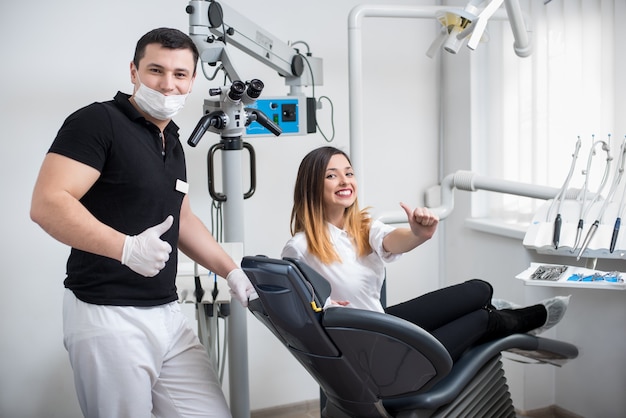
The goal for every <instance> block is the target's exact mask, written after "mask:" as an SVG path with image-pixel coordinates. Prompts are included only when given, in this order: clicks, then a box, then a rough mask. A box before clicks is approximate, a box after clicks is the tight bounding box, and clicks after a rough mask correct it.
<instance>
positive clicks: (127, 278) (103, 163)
mask: <svg viewBox="0 0 626 418" xmlns="http://www.w3.org/2000/svg"><path fill="white" fill-rule="evenodd" d="M129 97H130V96H128V95H126V94H124V93H121V92H118V93H117V95H116V96H115V99H114V100H111V101H107V102H102V103H93V104H91V105H89V106H87V107H84V108H82V109H80V110H78V111H76V112H75V113H73V114H72V115H70V116H69V117H68V118H67V119H66V120H65V122H64V123H63V126H62V127H61V129H60V130H59V133H58V134H57V137H56V138H55V140H54V142H53V144H52V146H51V148H50V150H49V152H53V153H57V154H61V155H64V156H66V157H69V158H72V159H74V160H76V161H79V162H81V163H83V164H87V165H89V166H91V167H93V168H95V169H96V170H98V171H99V172H100V177H99V178H98V180H97V181H96V182H95V184H94V185H93V186H92V187H91V189H90V190H89V191H88V192H87V193H86V194H85V196H83V198H82V199H81V203H82V204H83V205H84V206H85V207H86V208H87V210H89V212H91V213H92V214H93V215H94V216H95V217H96V218H97V219H98V220H100V221H101V222H103V223H105V224H106V225H109V226H111V227H112V228H113V229H116V230H118V231H120V232H122V233H124V234H127V235H137V234H139V233H141V232H143V231H144V230H145V229H146V228H149V227H152V226H154V225H157V224H159V223H161V222H163V221H164V220H165V218H166V217H167V216H168V215H173V216H174V224H173V225H172V227H171V228H170V230H169V231H167V232H166V233H165V234H164V235H163V236H162V239H164V240H166V241H168V242H169V243H170V245H171V246H172V249H173V250H172V253H171V254H170V259H169V261H168V262H167V263H166V266H165V268H164V269H163V270H161V272H160V273H159V274H157V275H156V276H155V277H149V278H146V277H143V276H141V275H139V274H137V273H135V272H133V271H132V270H131V269H130V268H128V267H127V266H124V265H122V264H121V263H120V262H119V261H117V260H114V259H111V258H108V257H102V256H99V255H96V254H92V253H88V252H85V251H81V250H78V249H76V248H72V249H71V252H70V256H69V258H68V261H67V278H66V279H65V282H64V284H65V287H67V288H69V289H71V290H72V291H73V292H74V293H75V294H76V297H78V298H79V299H80V300H82V301H84V302H87V303H94V304H100V305H124V306H130V305H132V306H155V305H161V304H164V303H168V302H171V301H174V300H176V299H177V295H176V284H175V281H176V269H177V243H178V227H179V219H180V207H181V203H182V200H183V198H184V196H185V195H184V194H183V193H182V192H180V191H178V190H177V187H176V184H177V180H181V181H184V182H186V181H187V174H186V170H185V155H184V152H183V147H182V145H181V143H180V141H179V137H178V126H176V124H175V123H173V122H170V123H169V124H168V125H167V127H166V128H165V131H164V134H165V152H163V147H162V139H161V136H160V130H159V129H158V128H157V127H156V126H155V125H154V124H152V123H151V122H149V121H147V120H146V119H145V118H144V117H143V116H141V114H140V113H139V112H138V111H137V110H136V109H135V108H134V107H133V106H132V104H131V103H130V102H129V100H128V99H129Z"/></svg>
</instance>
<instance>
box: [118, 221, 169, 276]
mask: <svg viewBox="0 0 626 418" xmlns="http://www.w3.org/2000/svg"><path fill="white" fill-rule="evenodd" d="M173 222H174V218H173V217H172V215H170V216H168V217H167V218H165V220H164V221H163V222H162V223H160V224H158V225H155V226H153V227H151V228H148V229H146V230H145V231H143V232H142V233H141V234H139V235H133V236H130V235H127V236H126V239H125V240H124V249H123V250H122V264H124V265H125V266H128V267H129V268H130V269H131V270H133V271H134V272H136V273H139V274H141V275H142V276H144V277H153V276H156V275H157V274H158V273H159V272H160V271H161V270H162V269H163V267H165V262H166V261H167V260H169V259H170V253H171V252H172V246H171V245H170V244H169V243H168V242H167V241H163V240H162V239H161V235H163V234H164V233H165V232H167V230H168V229H170V228H171V227H172V223H173Z"/></svg>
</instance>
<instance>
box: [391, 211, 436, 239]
mask: <svg viewBox="0 0 626 418" xmlns="http://www.w3.org/2000/svg"><path fill="white" fill-rule="evenodd" d="M400 206H402V209H404V211H405V212H406V216H407V218H408V221H409V226H410V227H411V232H413V235H415V236H416V237H419V238H422V239H424V240H428V239H430V238H431V237H432V236H433V234H434V233H435V231H436V230H437V225H438V224H439V217H438V216H437V215H435V214H434V213H432V212H431V211H430V210H429V209H428V208H415V209H411V207H410V206H409V205H407V204H406V203H402V202H400Z"/></svg>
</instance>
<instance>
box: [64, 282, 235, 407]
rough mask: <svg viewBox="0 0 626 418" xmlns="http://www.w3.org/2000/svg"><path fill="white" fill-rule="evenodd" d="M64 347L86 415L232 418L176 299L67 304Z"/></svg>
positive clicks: (67, 299)
mask: <svg viewBox="0 0 626 418" xmlns="http://www.w3.org/2000/svg"><path fill="white" fill-rule="evenodd" d="M63 333H64V340H63V341H64V344H65V348H66V349H67V351H68V353H69V357H70V363H71V365H72V369H73V371H74V384H75V386H76V393H77V395H78V401H79V403H80V407H81V409H82V411H83V414H84V415H85V416H86V417H88V418H126V417H128V418H151V416H152V415H154V416H156V417H157V418H160V417H163V418H179V417H181V418H182V417H215V418H225V417H231V414H230V411H229V409H228V404H227V403H226V399H225V397H224V394H223V392H222V388H221V386H220V384H219V380H218V379H217V376H216V373H215V370H214V368H213V366H212V363H211V362H210V360H209V356H208V354H207V352H206V350H205V348H204V347H203V346H202V344H200V341H199V340H198V338H197V337H196V335H195V333H194V332H193V330H192V328H191V327H190V326H189V324H188V322H187V320H186V318H185V316H184V315H183V314H182V313H181V311H180V306H179V305H178V303H177V302H172V303H170V304H166V305H161V306H156V307H146V308H141V307H133V306H103V305H93V304H89V303H85V302H82V301H80V300H79V299H77V298H76V296H74V293H73V292H72V291H70V290H68V289H66V291H65V296H64V301H63Z"/></svg>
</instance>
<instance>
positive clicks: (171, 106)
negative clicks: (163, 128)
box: [133, 80, 191, 120]
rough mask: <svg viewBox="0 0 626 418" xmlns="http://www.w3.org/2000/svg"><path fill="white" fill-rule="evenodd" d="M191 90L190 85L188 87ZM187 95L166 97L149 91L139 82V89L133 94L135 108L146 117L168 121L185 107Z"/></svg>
mask: <svg viewBox="0 0 626 418" xmlns="http://www.w3.org/2000/svg"><path fill="white" fill-rule="evenodd" d="M189 89H190V90H191V85H190V86H189ZM188 95H189V92H187V94H175V95H171V96H166V95H164V94H163V93H160V92H158V91H156V90H153V89H151V88H150V87H148V86H146V85H145V84H143V83H142V82H141V80H139V88H138V89H137V91H136V92H135V94H134V96H133V97H134V99H135V103H137V106H139V108H140V109H141V110H143V111H144V112H146V113H147V114H148V115H150V116H152V117H153V118H155V119H158V120H169V119H171V118H173V117H174V115H176V114H177V113H178V112H179V111H180V109H182V108H183V106H185V101H186V100H187V96H188Z"/></svg>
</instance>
